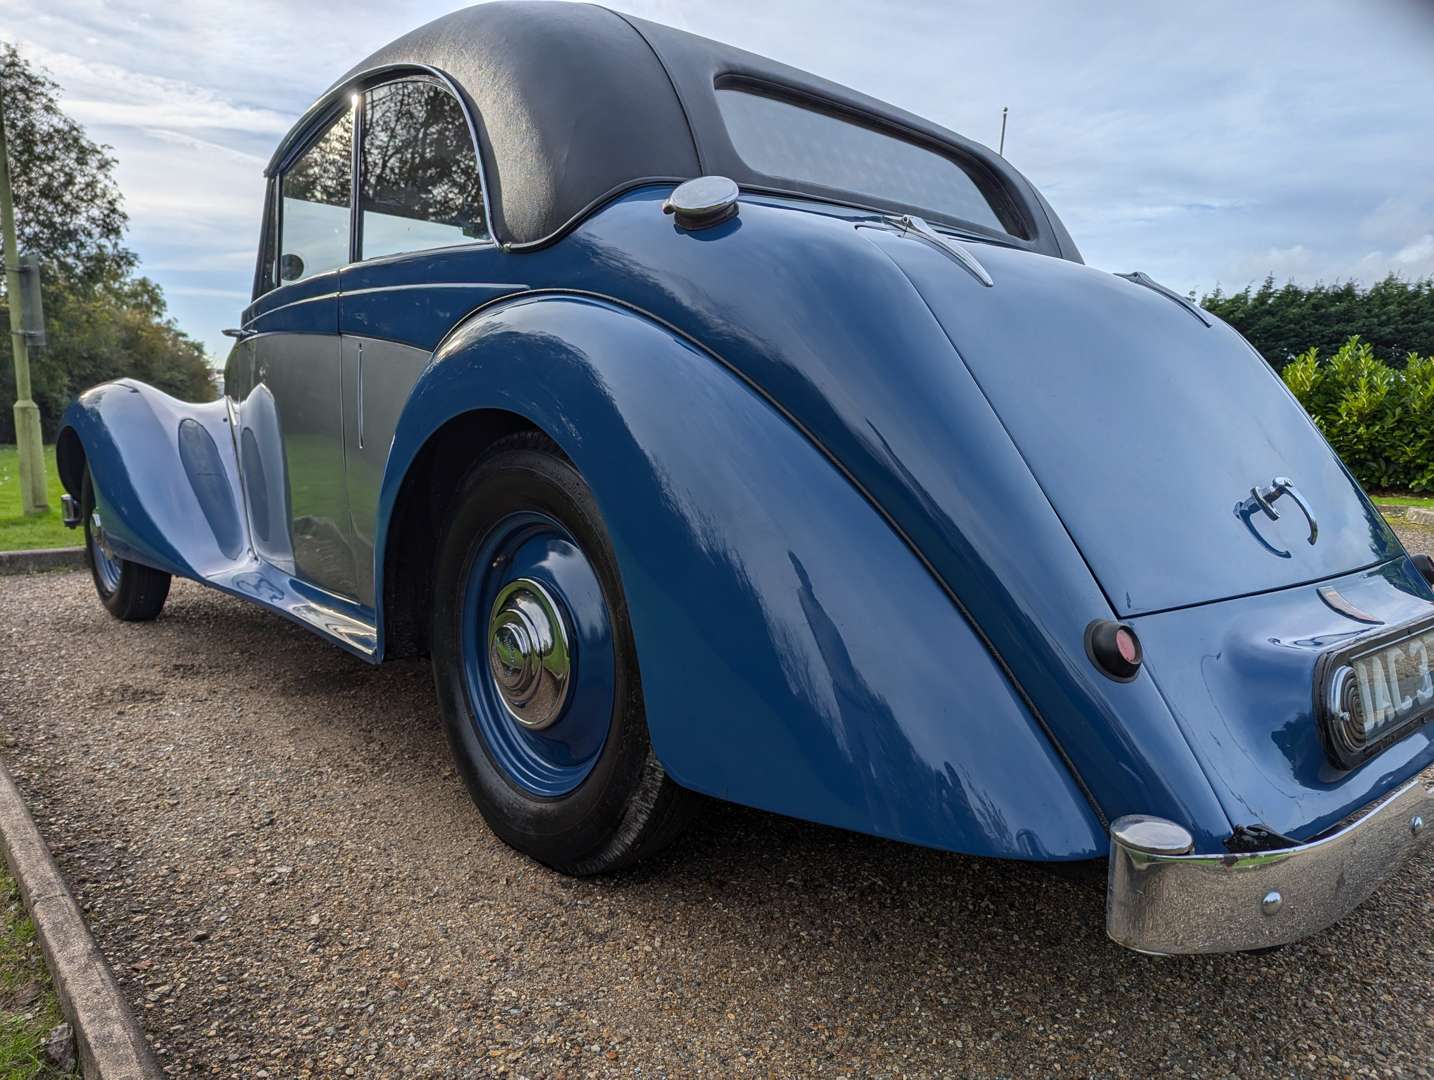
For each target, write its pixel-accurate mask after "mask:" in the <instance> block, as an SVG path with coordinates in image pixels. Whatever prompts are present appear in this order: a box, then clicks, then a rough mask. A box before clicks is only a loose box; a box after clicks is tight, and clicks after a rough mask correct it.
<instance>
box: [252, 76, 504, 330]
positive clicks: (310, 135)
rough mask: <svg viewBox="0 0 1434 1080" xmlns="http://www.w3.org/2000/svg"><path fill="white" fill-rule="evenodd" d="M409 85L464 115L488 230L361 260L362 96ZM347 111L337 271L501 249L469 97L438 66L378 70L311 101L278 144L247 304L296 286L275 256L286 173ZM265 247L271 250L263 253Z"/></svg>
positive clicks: (478, 126) (281, 225)
mask: <svg viewBox="0 0 1434 1080" xmlns="http://www.w3.org/2000/svg"><path fill="white" fill-rule="evenodd" d="M413 81H432V82H433V83H435V84H436V85H437V86H439V87H440V88H442V89H443V90H445V91H446V92H447V93H448V94H450V95H451V96H452V97H453V98H454V100H456V101H457V102H458V108H459V109H460V110H461V111H462V113H463V121H464V124H465V125H466V126H467V128H468V140H469V142H470V143H472V145H473V160H474V163H475V165H476V166H477V169H478V192H479V197H480V199H481V201H482V204H483V222H484V224H485V226H486V227H487V235H486V236H484V237H482V238H475V239H473V240H471V241H469V242H468V243H465V244H452V245H445V246H444V247H439V248H424V249H421V250H415V251H401V252H394V253H392V254H389V255H375V256H373V257H371V258H368V259H364V258H361V255H362V251H363V247H362V232H363V222H362V220H361V218H362V215H361V213H360V212H359V194H360V188H361V182H362V181H361V177H360V171H361V161H362V146H363V127H364V107H365V104H366V95H367V93H368V91H370V90H372V89H375V88H376V87H379V86H384V85H386V84H388V83H394V82H413ZM345 108H348V109H352V110H353V114H354V140H353V157H352V160H351V163H350V166H349V185H350V186H349V252H348V254H349V261H348V263H347V264H345V266H341V267H337V268H336V269H337V270H344V269H347V267H350V266H354V265H355V264H357V263H360V262H366V263H379V262H383V261H384V260H387V259H402V258H407V257H408V256H411V255H419V254H423V253H424V252H425V251H450V250H452V251H458V250H463V251H469V250H472V249H474V248H482V247H503V246H504V245H502V244H501V243H500V242H499V240H498V238H497V237H496V236H495V235H494V230H493V204H492V199H491V197H490V195H489V188H488V168H487V164H486V162H485V160H484V156H483V140H482V138H481V137H480V134H479V133H480V131H481V130H482V128H481V124H480V120H479V117H478V114H477V111H476V110H475V109H474V107H473V105H472V103H471V102H470V101H469V100H468V95H467V94H465V93H463V91H462V90H461V89H460V88H459V86H458V84H457V83H456V82H454V81H453V79H452V78H450V77H449V76H448V75H447V74H446V73H445V72H443V71H441V70H439V69H438V68H436V67H430V66H428V65H426V64H398V65H393V66H389V67H383V68H378V69H375V70H372V71H368V72H365V73H363V74H362V75H360V76H359V77H358V78H356V79H355V80H354V81H353V82H350V83H346V84H344V85H343V86H341V87H338V88H336V89H334V90H332V91H330V92H329V93H328V94H327V95H325V97H324V98H321V99H320V100H319V101H317V102H315V103H314V105H313V106H312V107H311V108H310V109H309V111H308V113H307V114H306V116H305V119H306V120H307V121H308V122H307V123H303V124H302V130H300V131H299V132H298V133H296V134H293V135H291V137H290V138H289V139H288V140H287V143H286V144H281V150H282V153H281V154H280V156H279V158H278V164H277V165H274V166H272V170H273V171H272V172H271V173H269V175H268V176H267V177H266V178H265V192H264V199H265V205H264V215H263V220H262V223H261V226H260V236H259V254H258V258H257V260H256V266H255V273H254V291H253V297H252V300H251V303H254V302H257V301H258V300H259V298H260V297H263V296H266V295H268V294H269V293H271V292H274V291H275V290H277V289H282V288H285V287H286V286H288V285H296V284H299V282H288V281H280V280H279V253H280V251H281V249H282V248H283V236H284V232H283V230H284V199H283V183H284V174H285V173H286V172H288V171H289V170H290V169H291V168H292V167H293V165H294V162H295V161H297V160H298V159H299V158H300V157H302V156H303V155H304V154H305V153H306V152H307V151H308V150H309V148H310V147H312V146H313V145H314V143H316V142H318V140H319V139H321V138H323V137H324V135H325V133H326V132H327V131H328V130H329V127H330V126H331V125H332V124H333V122H334V121H335V120H337V119H338V118H339V115H340V114H341V113H342V112H343V111H344V109H345ZM271 230H272V231H271ZM266 235H269V236H272V243H269V244H266V242H265V240H266ZM266 248H267V249H271V250H266ZM333 272H335V271H325V273H333ZM314 276H315V277H319V276H320V275H318V274H315V275H314Z"/></svg>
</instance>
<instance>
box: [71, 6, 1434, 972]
mask: <svg viewBox="0 0 1434 1080" xmlns="http://www.w3.org/2000/svg"><path fill="white" fill-rule="evenodd" d="M266 176H267V193H268V194H267V201H266V206H265V211H264V219H263V223H262V226H261V228H260V241H259V256H258V259H257V269H256V272H255V277H254V292H253V297H254V299H253V303H251V304H250V305H249V307H248V308H247V309H246V310H245V311H244V313H243V317H242V322H241V325H240V327H239V328H238V329H236V330H234V331H231V333H232V335H233V336H234V337H235V338H236V339H237V342H236V344H235V346H234V348H233V351H232V353H231V355H230V356H229V358H228V362H227V365H226V368H225V372H224V396H223V398H222V400H219V401H216V402H214V403H212V404H205V405H190V404H184V403H181V402H179V401H176V400H174V399H171V398H169V397H166V396H165V395H164V394H162V393H160V392H158V391H156V390H154V389H152V388H151V387H148V386H145V385H142V384H140V383H136V382H133V381H130V380H121V381H119V382H114V383H109V384H106V385H104V386H99V387H96V388H94V389H92V390H89V391H87V392H86V393H85V394H84V395H83V396H81V398H80V399H79V401H78V402H77V403H76V404H75V405H73V406H72V407H71V409H70V410H69V412H68V413H67V414H66V416H65V418H64V427H63V431H62V433H61V435H60V443H59V466H60V471H61V474H62V477H63V481H64V484H65V487H66V488H67V490H68V491H69V493H70V496H69V498H68V499H67V517H68V519H69V521H70V523H71V524H83V527H84V530H85V535H86V540H87V542H88V548H89V552H90V556H91V559H92V562H93V567H94V579H95V584H96V587H97V589H98V591H99V595H100V598H101V600H102V601H103V602H104V604H105V606H106V607H107V608H108V609H109V610H110V611H111V612H112V613H113V614H114V615H116V616H118V617H119V618H122V619H150V618H153V617H155V616H156V615H157V614H158V613H159V611H160V608H161V607H162V605H163V604H164V600H165V596H166V593H167V591H168V588H169V582H170V578H171V576H172V575H179V576H181V577H185V578H190V579H192V580H195V581H199V582H202V583H204V584H207V585H211V586H213V587H215V588H217V589H220V590H223V591H224V592H227V593H231V594H234V595H236V596H240V597H244V598H246V599H248V600H252V601H254V602H255V603H258V604H260V605H262V606H264V607H266V608H269V609H272V610H273V611H276V612H278V613H280V614H282V615H285V616H287V617H289V618H291V619H293V620H296V621H297V622H299V623H300V624H301V625H303V626H306V627H308V628H309V629H311V630H313V631H314V632H315V633H317V634H319V635H320V636H322V637H324V638H327V639H328V640H330V641H332V642H334V643H335V644H337V645H339V646H340V647H342V648H345V649H347V650H349V651H350V652H352V653H354V654H356V655H358V656H360V657H362V658H363V659H365V660H368V661H370V662H373V663H378V662H379V661H381V660H384V659H389V658H393V657H403V656H412V655H423V654H427V655H429V656H431V658H432V665H433V671H434V677H435V680H436V682H437V687H438V696H439V700H440V702H441V707H442V713H443V720H444V723H445V725H446V727H447V732H448V736H449V738H450V740H451V743H452V747H453V752H454V757H455V759H456V761H457V764H458V768H459V770H460V771H461V772H462V774H463V777H464V779H465V780H466V781H467V784H468V787H469V789H470V790H471V792H472V794H473V798H474V799H475V801H476V802H477V804H478V806H479V808H480V809H481V810H482V813H483V815H484V817H485V818H486V819H487V821H488V823H489V824H490V825H491V827H492V828H493V830H494V831H495V832H496V833H497V834H498V835H499V836H500V837H502V839H503V840H505V841H506V842H508V843H509V844H511V845H512V846H514V847H515V848H517V849H519V850H520V851H523V852H526V853H528V854H529V855H531V856H533V857H534V858H536V859H539V860H541V861H542V862H544V863H546V864H548V865H549V866H552V867H555V868H557V869H559V870H562V871H565V872H568V873H575V874H590V873H596V872H600V871H607V870H612V869H614V868H617V867H622V866H625V865H628V864H630V863H632V862H633V861H634V860H636V859H639V858H641V857H643V856H645V855H648V854H650V853H651V852H653V851H655V850H657V849H658V848H660V847H661V846H662V845H664V844H665V843H667V842H668V841H669V840H670V839H671V838H672V837H673V836H674V835H675V834H676V833H677V831H678V830H679V829H680V827H681V825H682V823H683V821H684V819H685V818H686V816H687V815H688V813H689V811H690V809H691V807H692V804H693V803H694V802H695V801H696V800H695V797H694V794H693V793H696V792H700V793H704V794H706V795H710V796H716V797H718V798H721V799H728V800H732V801H735V802H739V803H745V804H747V805H750V806H755V807H761V808H764V809H766V810H771V811H775V812H778V813H782V814H788V815H792V816H794V817H798V818H804V819H809V820H812V821H818V822H825V823H828V824H831V825H836V826H841V827H844V828H848V829H855V830H860V831H862V832H866V833H871V834H875V835H878V836H884V837H891V838H895V839H898V840H903V841H908V842H910V843H914V844H923V845H929V846H932V847H936V848H943V849H946V850H949V851H955V852H965V853H969V854H972V855H981V856H992V857H997V858H1006V859H1024V860H1032V861H1042V862H1053V863H1060V862H1079V861H1081V860H1105V865H1107V866H1108V885H1107V891H1108V902H1107V928H1108V930H1109V932H1110V934H1111V936H1112V937H1114V939H1115V940H1116V941H1118V942H1120V943H1122V944H1124V945H1127V946H1130V947H1133V948H1137V949H1141V950H1145V951H1149V952H1158V953H1171V952H1204V951H1217V950H1231V949H1256V948H1264V947H1268V946H1273V945H1278V944H1282V943H1285V942H1289V941H1293V940H1295V939H1298V938H1300V937H1303V936H1305V935H1307V934H1309V933H1312V932H1314V931H1316V930H1318V929H1321V928H1323V927H1325V926H1327V925H1329V924H1330V923H1332V922H1334V921H1335V920H1337V919H1338V918H1340V917H1341V916H1342V915H1344V914H1345V913H1346V912H1348V911H1349V910H1350V909H1351V908H1353V907H1354V906H1355V905H1356V904H1358V903H1359V902H1360V901H1362V900H1363V899H1364V898H1365V897H1366V896H1367V895H1368V894H1369V893H1370V892H1371V891H1372V890H1373V889H1374V888H1375V886H1376V885H1377V884H1378V883H1379V881H1380V880H1381V879H1383V878H1384V877H1386V876H1387V875H1388V874H1390V873H1391V872H1393V871H1394V870H1395V869H1396V868H1397V867H1398V865H1399V864H1400V863H1401V861H1403V860H1404V859H1405V858H1406V857H1407V856H1409V855H1410V854H1411V853H1412V852H1413V851H1414V850H1415V849H1416V848H1418V847H1420V846H1421V845H1423V844H1425V843H1426V842H1427V841H1428V839H1429V835H1430V832H1431V830H1428V829H1425V828H1424V827H1423V823H1424V821H1425V820H1428V819H1430V818H1434V772H1431V770H1430V765H1431V762H1434V734H1431V733H1434V728H1431V727H1429V726H1427V725H1426V724H1425V721H1426V720H1428V719H1429V718H1430V716H1431V715H1434V678H1432V677H1431V673H1430V663H1429V653H1430V651H1431V649H1434V592H1431V590H1430V585H1429V581H1428V575H1429V574H1430V573H1431V570H1434V568H1431V567H1430V566H1429V565H1428V564H1427V563H1426V564H1425V565H1423V566H1420V565H1418V564H1417V563H1416V562H1415V561H1414V560H1411V558H1410V557H1409V556H1408V555H1407V554H1406V553H1405V551H1404V550H1403V548H1402V547H1401V546H1400V544H1399V542H1398V540H1397V539H1396V538H1395V537H1394V535H1393V534H1392V533H1391V532H1390V530H1389V528H1388V527H1387V526H1386V525H1385V523H1384V521H1383V520H1382V519H1381V517H1380V515H1379V514H1378V513H1377V512H1376V511H1375V509H1374V508H1373V506H1372V505H1371V504H1370V502H1369V500H1368V499H1367V498H1366V497H1365V495H1364V494H1363V492H1362V491H1361V490H1360V489H1359V487H1358V485H1357V484H1356V483H1355V482H1354V480H1353V479H1352V478H1351V476H1350V474H1349V472H1348V471H1347V470H1346V469H1345V468H1344V467H1343V466H1342V465H1341V463H1340V462H1339V460H1338V459H1337V458H1336V456H1335V455H1334V454H1333V453H1332V452H1331V450H1330V448H1329V446H1328V445H1327V444H1326V443H1325V442H1324V440H1323V439H1322V438H1321V437H1320V435H1319V434H1318V432H1317V431H1316V430H1315V428H1314V427H1313V426H1312V425H1311V423H1310V421H1309V420H1308V418H1307V417H1306V415H1305V414H1304V412H1303V411H1302V410H1301V409H1300V407H1299V405H1298V404H1296V402H1295V401H1294V400H1293V399H1292V398H1291V397H1290V396H1289V395H1288V394H1287V393H1286V392H1285V390H1284V388H1283V386H1282V385H1281V383H1280V380H1279V379H1278V378H1277V377H1276V376H1275V375H1274V373H1273V372H1272V371H1271V370H1270V369H1269V367H1268V366H1267V365H1266V364H1265V363H1264V362H1263V361H1262V359H1261V358H1260V357H1259V356H1258V355H1257V354H1256V353H1255V351H1254V350H1253V349H1252V348H1251V347H1250V346H1249V345H1248V344H1247V343H1246V342H1245V341H1244V340H1243V339H1242V338H1241V337H1240V335H1239V334H1237V333H1236V332H1235V331H1234V330H1232V329H1231V328H1230V327H1228V326H1226V325H1224V324H1223V323H1221V322H1220V321H1219V320H1218V319H1216V318H1214V317H1212V316H1210V315H1209V314H1207V313H1206V312H1204V311H1202V310H1201V309H1200V308H1198V307H1196V306H1195V305H1194V304H1192V303H1191V302H1190V301H1189V300H1187V299H1186V298H1184V297H1182V296H1179V295H1177V294H1176V293H1173V292H1171V291H1170V290H1169V289H1166V288H1164V287H1162V286H1161V285H1159V284H1157V283H1156V282H1154V281H1152V280H1150V279H1149V278H1148V277H1145V276H1144V275H1141V274H1130V275H1113V274H1108V273H1103V272H1100V271H1097V270H1093V269H1091V268H1089V267H1087V266H1085V265H1083V263H1082V261H1081V257H1080V254H1079V252H1078V251H1077V249H1076V246H1075V244H1074V243H1073V242H1072V240H1071V237H1070V236H1069V234H1068V233H1067V232H1066V229H1065V228H1064V227H1063V226H1062V225H1061V222H1060V219H1059V218H1057V216H1056V214H1055V212H1054V211H1053V210H1052V209H1051V207H1050V206H1049V204H1048V203H1047V202H1046V200H1045V199H1043V198H1042V197H1041V195H1040V193H1039V192H1037V191H1036V189H1035V188H1034V187H1032V186H1031V184H1030V183H1029V182H1028V181H1027V180H1026V179H1025V178H1024V177H1023V176H1021V175H1020V173H1018V172H1017V171H1016V170H1015V169H1013V168H1012V167H1011V166H1010V165H1009V164H1008V163H1007V162H1006V161H1005V160H1004V159H1003V158H1001V157H1000V156H998V155H996V154H993V153H992V152H991V151H989V150H988V149H986V148H985V147H982V146H979V145H977V144H975V143H973V142H971V141H969V140H967V139H964V138H962V137H960V136H959V135H956V134H953V133H952V132H950V131H947V130H945V129H944V128H941V127H939V126H937V125H935V124H932V123H929V122H927V121H925V120H922V119H921V118H919V117H916V116H913V115H910V114H909V113H905V112H902V111H901V110H899V109H895V108H892V107H891V106H888V105H885V104H882V103H881V102H878V101H874V100H872V99H871V98H868V97H865V96H863V95H861V94H858V93H856V92H854V91H851V90H848V89H845V88H844V87H841V86H837V85H834V84H832V83H830V82H827V81H825V80H822V79H819V78H816V77H813V76H811V75H807V74H805V73H803V72H800V71H797V70H794V69H792V68H789V67H786V66H783V65H781V64H778V63H775V62H772V61H770V60H766V59H763V58H761V57H758V56H754V55H751V54H748V53H745V52H741V51H739V50H737V49H733V48H729V47H726V46H723V45H719V44H716V43H713V42H710V41H706V40H703V39H701V38H698V37H694V36H692V35H690V34H686V33H682V32H679V31H676V30H672V29H669V28H667V27H663V26H659V25H656V24H653V23H650V22H646V21H644V20H641V19H635V18H630V17H627V16H624V15H619V14H616V13H614V12H611V11H607V10H605V9H602V8H598V7H591V6H585V5H567V4H541V5H531V6H529V5H527V4H522V3H498V4H491V5H487V6H483V7H479V8H474V9H471V10H466V11H460V12H457V13H455V14H452V15H449V16H447V17H444V18H441V19H439V20H437V21H436V22H433V23H430V24H428V25H427V26H424V27H422V28H421V29H418V30H415V31H414V32H412V33H410V34H408V35H406V36H404V37H402V38H400V39H398V40H397V41H395V42H393V43H392V44H390V45H388V46H387V47H385V48H383V49H380V50H379V51H378V52H377V53H375V54H374V55H373V56H371V57H369V58H368V59H367V60H365V61H364V62H363V63H361V64H359V65H358V66H357V67H355V68H354V69H353V70H352V71H351V72H349V73H348V74H347V75H345V76H344V77H343V78H342V79H340V80H339V81H338V82H337V83H335V84H334V86H333V87H332V88H331V89H330V90H329V91H328V92H327V93H326V94H324V95H323V97H322V98H320V99H319V101H318V102H317V103H316V104H315V105H314V106H313V108H312V109H310V110H309V111H308V113H307V114H305V116H304V117H303V118H302V119H301V120H300V121H299V123H298V124H297V125H296V126H295V127H294V129H293V131H292V132H291V133H290V134H289V135H288V137H287V138H285V139H284V141H283V143H282V144H281V145H280V147H279V149H278V151H277V152H276V153H275V155H274V157H273V160H272V161H271V162H270V164H269V167H268V169H267V172H266ZM1098 865H1099V864H1098Z"/></svg>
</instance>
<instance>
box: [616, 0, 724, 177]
mask: <svg viewBox="0 0 1434 1080" xmlns="http://www.w3.org/2000/svg"><path fill="white" fill-rule="evenodd" d="M592 6H593V7H595V8H600V9H601V10H603V11H606V12H607V13H608V14H609V15H616V16H617V17H618V18H619V19H621V20H622V21H623V22H625V23H626V24H627V25H628V28H629V29H630V30H632V32H633V33H634V34H636V35H637V36H638V37H639V38H641V39H642V43H643V44H644V45H646V46H647V49H648V51H649V52H651V53H652V58H653V59H654V60H656V61H657V66H658V67H660V68H662V74H663V76H664V77H665V78H666V79H667V85H668V86H670V87H672V96H673V97H674V98H676V99H677V107H678V108H679V109H680V110H681V111H682V122H683V123H684V124H686V125H687V137H688V138H689V139H691V140H692V155H693V157H695V158H696V159H697V175H698V176H706V175H707V165H706V162H704V161H703V160H702V145H701V143H699V142H698V141H697V131H696V129H694V128H693V126H692V117H691V116H689V115H688V114H687V102H685V101H683V100H682V91H680V90H678V89H677V80H675V79H674V78H673V77H672V72H671V71H669V70H667V62H666V61H665V60H663V59H662V54H661V53H660V52H658V51H657V46H655V45H653V43H652V42H651V41H650V40H649V39H648V37H647V35H646V34H644V33H643V32H642V30H641V28H639V27H638V25H637V24H636V23H634V22H633V21H632V20H631V19H629V18H628V17H627V16H626V15H624V14H623V13H622V12H621V11H614V10H613V9H612V8H610V7H603V6H602V5H601V4H593V5H592Z"/></svg>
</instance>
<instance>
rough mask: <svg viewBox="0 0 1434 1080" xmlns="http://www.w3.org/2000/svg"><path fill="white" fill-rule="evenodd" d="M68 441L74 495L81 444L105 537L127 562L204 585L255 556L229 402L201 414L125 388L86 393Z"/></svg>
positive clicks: (135, 385) (202, 408)
mask: <svg viewBox="0 0 1434 1080" xmlns="http://www.w3.org/2000/svg"><path fill="white" fill-rule="evenodd" d="M60 438H61V441H62V443H64V444H65V445H66V447H67V452H66V454H65V460H66V468H65V470H64V472H65V484H66V486H67V487H68V488H69V489H70V491H71V493H72V494H75V495H77V496H78V494H79V491H78V489H77V485H78V482H79V474H78V472H77V468H76V461H77V459H76V457H75V454H74V444H73V442H71V440H72V439H78V441H79V444H80V446H81V447H82V448H83V452H84V464H85V465H87V466H88V468H89V470H90V475H91V477H92V481H93V486H94V493H95V506H96V509H97V510H98V511H99V512H100V514H101V515H102V517H103V518H104V523H105V535H106V538H107V539H108V540H109V543H110V546H111V547H112V548H113V549H114V550H115V553H116V554H118V555H120V556H121V557H122V558H126V559H129V560H131V561H133V562H139V563H144V564H146V565H148V566H153V567H156V568H158V569H160V570H166V571H168V572H170V573H172V574H179V575H182V576H184V577H192V578H203V577H206V576H209V575H211V574H214V573H217V572H219V571H221V570H224V569H227V568H229V567H232V566H233V565H234V564H235V562H236V561H237V560H239V559H240V558H241V557H242V556H243V555H244V554H245V552H246V551H247V548H248V538H247V535H246V529H245V525H244V513H243V506H242V504H241V502H240V496H239V479H238V470H237V468H236V465H235V461H234V443H233V439H232V437H231V435H230V432H229V413H228V408H227V406H226V404H225V403H224V401H222V400H220V401H214V402H209V403H207V404H203V405H193V404H189V403H187V402H183V401H179V400H178V399H176V398H172V397H170V396H169V395H168V394H165V393H164V392H162V391H160V390H156V389H155V388H154V387H152V386H147V385H145V384H144V383H141V382H136V381H134V380H131V379H121V380H119V381H117V382H109V383H104V384H102V385H100V386H96V387H94V388H93V389H90V390H87V391H85V392H84V393H83V394H81V395H80V397H79V399H78V400H77V401H76V402H75V403H74V404H72V405H71V406H70V407H69V409H67V410H66V412H65V415H64V418H63V420H62V421H61V436H60Z"/></svg>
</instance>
